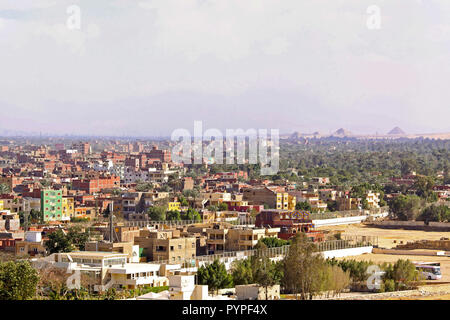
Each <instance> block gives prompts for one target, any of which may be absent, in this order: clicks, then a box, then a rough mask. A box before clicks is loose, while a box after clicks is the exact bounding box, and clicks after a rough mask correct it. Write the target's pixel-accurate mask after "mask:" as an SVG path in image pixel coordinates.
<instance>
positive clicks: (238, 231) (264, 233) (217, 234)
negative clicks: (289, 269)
mask: <svg viewBox="0 0 450 320" xmlns="http://www.w3.org/2000/svg"><path fill="white" fill-rule="evenodd" d="M205 232H206V245H207V250H208V254H215V253H221V252H224V251H241V250H252V249H253V248H254V246H256V244H257V243H258V241H259V240H261V239H262V238H266V237H274V238H276V237H277V236H278V233H279V232H280V228H228V227H226V226H224V225H220V224H214V225H213V226H212V228H206V230H205Z"/></svg>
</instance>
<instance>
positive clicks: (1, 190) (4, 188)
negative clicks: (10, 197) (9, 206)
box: [0, 183, 11, 194]
mask: <svg viewBox="0 0 450 320" xmlns="http://www.w3.org/2000/svg"><path fill="white" fill-rule="evenodd" d="M10 192H11V188H10V187H9V186H8V185H7V184H5V183H2V184H0V194H5V193H10Z"/></svg>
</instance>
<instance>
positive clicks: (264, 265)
mask: <svg viewBox="0 0 450 320" xmlns="http://www.w3.org/2000/svg"><path fill="white" fill-rule="evenodd" d="M255 248H256V253H255V255H253V256H252V257H251V258H250V260H251V262H250V265H251V269H252V280H253V282H255V283H257V284H259V285H260V286H261V287H263V288H264V289H265V296H266V299H267V296H268V288H269V287H270V286H273V285H275V284H279V283H280V282H281V279H282V277H283V271H282V268H280V267H279V265H278V264H276V263H274V262H272V261H271V260H270V259H269V257H268V256H267V255H266V254H265V252H266V250H267V246H266V245H265V244H264V243H263V242H258V244H257V245H256V246H255Z"/></svg>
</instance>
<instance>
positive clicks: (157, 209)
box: [148, 206, 166, 221]
mask: <svg viewBox="0 0 450 320" xmlns="http://www.w3.org/2000/svg"><path fill="white" fill-rule="evenodd" d="M148 216H149V218H150V220H154V221H164V220H166V208H165V207H162V206H153V207H150V208H149V209H148Z"/></svg>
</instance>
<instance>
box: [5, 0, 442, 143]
mask: <svg viewBox="0 0 450 320" xmlns="http://www.w3.org/2000/svg"><path fill="white" fill-rule="evenodd" d="M74 4H75V5H78V6H79V8H80V9H81V28H80V29H79V30H78V29H69V28H68V27H67V25H66V23H67V19H68V18H69V16H70V14H68V13H67V11H66V10H67V8H68V7H69V6H70V5H74ZM370 5H376V6H378V7H379V8H380V10H381V11H380V12H381V28H380V29H374V30H372V29H369V28H368V27H367V19H368V18H369V16H371V14H368V13H367V8H368V7H369V6H370ZM449 17H450V1H448V0H439V1H438V0H426V1H425V0H424V1H419V0H395V1H392V0H385V1H379V0H378V1H377V0H369V1H366V0H342V1H340V0H327V1H324V0H155V1H152V0H147V1H143V0H142V1H133V0H84V1H83V0H78V1H77V0H71V1H65V0H0V111H1V117H0V134H2V133H3V132H4V131H5V130H17V131H34V132H39V131H41V132H44V133H57V134H65V133H67V134H93V135H98V134H101V135H102V134H106V135H108V134H113V135H170V134H171V132H172V131H173V130H174V129H176V128H186V129H189V130H191V131H192V128H193V122H194V120H203V121H204V127H206V128H211V127H215V128H219V129H222V130H224V129H225V128H244V129H248V128H268V129H269V128H277V129H280V131H281V132H293V131H300V132H313V131H321V132H323V133H329V132H331V131H335V130H336V129H338V128H340V127H344V128H346V129H349V130H351V131H353V132H355V133H375V132H377V131H378V132H379V133H386V132H387V131H389V130H390V129H392V128H393V127H394V126H397V125H398V126H400V127H401V128H402V129H403V130H404V131H406V132H408V133H431V132H449V131H450V121H449V119H450V107H449V101H450V60H449V56H450V19H449Z"/></svg>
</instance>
